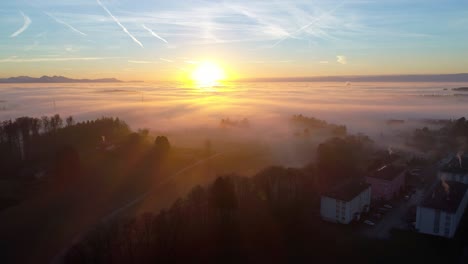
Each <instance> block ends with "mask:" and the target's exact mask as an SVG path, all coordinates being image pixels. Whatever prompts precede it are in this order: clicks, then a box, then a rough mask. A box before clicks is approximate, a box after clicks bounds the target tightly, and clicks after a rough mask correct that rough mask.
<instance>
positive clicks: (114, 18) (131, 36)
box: [96, 0, 144, 48]
mask: <svg viewBox="0 0 468 264" xmlns="http://www.w3.org/2000/svg"><path fill="white" fill-rule="evenodd" d="M96 1H97V3H98V4H99V5H100V6H101V7H102V8H103V9H104V11H106V12H107V14H109V16H110V17H112V19H113V20H114V21H115V23H117V25H119V26H120V27H121V28H122V30H123V31H124V32H125V33H127V35H128V36H129V37H130V38H132V39H133V41H135V42H136V43H137V44H138V45H140V46H141V47H142V48H144V47H143V44H141V42H140V41H139V40H138V39H136V38H135V37H134V36H133V35H132V34H131V33H130V32H128V30H127V29H126V28H125V27H124V26H123V25H122V24H121V23H120V22H119V20H118V19H117V18H116V17H115V16H114V15H112V13H111V12H110V11H109V9H107V8H106V7H105V6H104V5H103V4H102V3H101V1H100V0H96Z"/></svg>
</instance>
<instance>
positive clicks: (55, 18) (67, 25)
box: [45, 12, 87, 36]
mask: <svg viewBox="0 0 468 264" xmlns="http://www.w3.org/2000/svg"><path fill="white" fill-rule="evenodd" d="M45 14H46V15H48V16H49V17H50V18H52V19H53V20H55V22H57V23H59V24H62V25H64V26H66V27H68V28H69V29H71V30H73V31H74V32H76V33H78V34H80V35H82V36H87V34H85V33H83V32H81V31H79V30H78V29H76V28H74V27H73V26H72V25H70V24H68V23H66V22H65V21H63V20H60V19H58V18H57V17H55V16H53V15H52V14H50V13H47V12H45Z"/></svg>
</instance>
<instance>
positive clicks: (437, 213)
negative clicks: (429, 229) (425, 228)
mask: <svg viewBox="0 0 468 264" xmlns="http://www.w3.org/2000/svg"><path fill="white" fill-rule="evenodd" d="M439 225H440V210H435V213H434V230H433V231H434V233H436V234H438V233H439Z"/></svg>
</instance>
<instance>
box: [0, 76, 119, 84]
mask: <svg viewBox="0 0 468 264" xmlns="http://www.w3.org/2000/svg"><path fill="white" fill-rule="evenodd" d="M114 82H122V81H120V80H117V79H115V78H104V79H71V78H67V77H63V76H42V77H40V78H34V77H29V76H18V77H11V78H5V79H0V83H114Z"/></svg>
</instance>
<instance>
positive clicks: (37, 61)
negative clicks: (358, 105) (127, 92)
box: [0, 0, 468, 80]
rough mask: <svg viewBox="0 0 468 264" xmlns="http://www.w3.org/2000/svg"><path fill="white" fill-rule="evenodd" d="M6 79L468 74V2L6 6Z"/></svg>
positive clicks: (2, 58)
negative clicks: (209, 70) (198, 72)
mask: <svg viewBox="0 0 468 264" xmlns="http://www.w3.org/2000/svg"><path fill="white" fill-rule="evenodd" d="M0 23H1V24H2V27H1V28H0V47H1V48H0V72H1V73H0V77H8V76H13V75H33V76H40V75H45V74H47V75H66V76H71V77H121V78H123V79H145V80H164V79H177V78H180V76H182V75H184V73H186V72H190V71H191V69H192V68H193V67H194V65H196V64H197V63H198V62H200V61H204V60H212V61H216V62H217V63H219V64H221V65H222V66H223V67H224V68H225V69H226V70H227V71H229V72H231V73H232V75H233V76H237V77H271V76H273V77H283V76H284V77H291V76H314V75H347V74H349V75H352V74H404V73H458V72H468V1H430V0H425V1H422V0H421V1H420V0H415V1H398V0H394V1H385V0H384V1H302V0H301V1H255V0H249V1H246V0H239V1H176V0H174V1H155V0H152V1H150V0H144V1H136V0H134V1H130V0H100V1H98V0H77V1H68V0H62V1H51V0H2V1H1V3H0Z"/></svg>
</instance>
